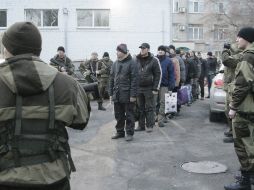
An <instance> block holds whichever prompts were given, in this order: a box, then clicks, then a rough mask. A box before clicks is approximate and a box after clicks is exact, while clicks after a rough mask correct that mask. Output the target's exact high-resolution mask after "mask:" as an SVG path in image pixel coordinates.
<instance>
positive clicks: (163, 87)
mask: <svg viewBox="0 0 254 190" xmlns="http://www.w3.org/2000/svg"><path fill="white" fill-rule="evenodd" d="M157 58H158V59H159V61H160V66H161V72H162V78H161V84H160V90H159V100H160V108H159V114H158V124H159V127H164V122H166V121H167V119H166V118H165V93H167V92H168V91H173V89H174V87H175V73H174V66H173V63H172V61H171V60H170V58H169V57H167V56H166V47H165V46H163V45H161V46H159V47H158V55H157Z"/></svg>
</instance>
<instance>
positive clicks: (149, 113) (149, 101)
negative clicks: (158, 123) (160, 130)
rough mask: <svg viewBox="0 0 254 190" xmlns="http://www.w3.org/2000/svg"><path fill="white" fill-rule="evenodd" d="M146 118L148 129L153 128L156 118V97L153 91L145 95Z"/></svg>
mask: <svg viewBox="0 0 254 190" xmlns="http://www.w3.org/2000/svg"><path fill="white" fill-rule="evenodd" d="M144 95H145V118H146V126H147V128H152V127H153V126H154V124H155V118H154V111H153V107H154V97H153V93H152V91H147V92H146V93H145V94H144Z"/></svg>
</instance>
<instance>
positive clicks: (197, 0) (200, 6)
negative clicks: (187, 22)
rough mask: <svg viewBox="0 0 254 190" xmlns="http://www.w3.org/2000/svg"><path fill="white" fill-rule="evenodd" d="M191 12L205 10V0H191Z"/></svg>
mask: <svg viewBox="0 0 254 190" xmlns="http://www.w3.org/2000/svg"><path fill="white" fill-rule="evenodd" d="M189 12H190V13H202V12H204V1H203V0H194V1H192V0H190V1H189Z"/></svg>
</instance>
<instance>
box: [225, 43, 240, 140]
mask: <svg viewBox="0 0 254 190" xmlns="http://www.w3.org/2000/svg"><path fill="white" fill-rule="evenodd" d="M241 52H242V51H241V50H240V49H238V48H237V44H232V45H230V44H225V45H224V50H223V51H222V64H223V65H224V66H225V67H224V78H223V81H224V86H223V88H224V90H225V92H226V100H225V115H226V117H227V119H228V125H229V130H228V131H226V132H224V135H225V136H226V137H227V138H225V139H223V141H224V142H225V143H231V142H233V133H232V120H231V119H229V117H228V112H229V103H230V101H231V99H232V92H230V86H232V85H233V80H234V78H235V69H236V66H237V64H238V63H239V62H240V60H241V58H242V54H241Z"/></svg>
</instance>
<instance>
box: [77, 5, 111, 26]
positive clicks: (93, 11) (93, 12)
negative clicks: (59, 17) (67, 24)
mask: <svg viewBox="0 0 254 190" xmlns="http://www.w3.org/2000/svg"><path fill="white" fill-rule="evenodd" d="M82 10H83V11H91V12H92V26H78V11H82ZM96 11H108V26H95V12H96ZM110 14H111V9H87V8H78V9H76V27H77V28H78V29H110Z"/></svg>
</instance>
